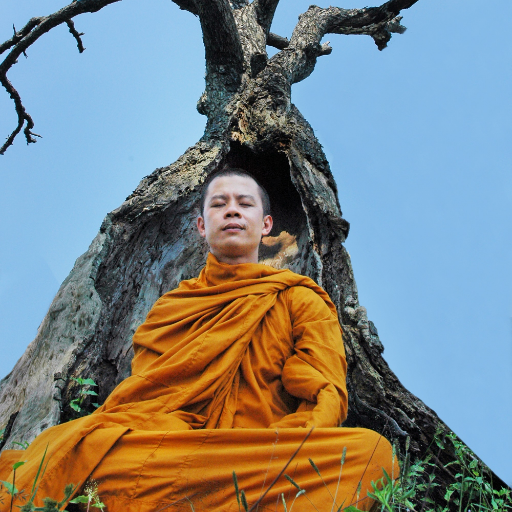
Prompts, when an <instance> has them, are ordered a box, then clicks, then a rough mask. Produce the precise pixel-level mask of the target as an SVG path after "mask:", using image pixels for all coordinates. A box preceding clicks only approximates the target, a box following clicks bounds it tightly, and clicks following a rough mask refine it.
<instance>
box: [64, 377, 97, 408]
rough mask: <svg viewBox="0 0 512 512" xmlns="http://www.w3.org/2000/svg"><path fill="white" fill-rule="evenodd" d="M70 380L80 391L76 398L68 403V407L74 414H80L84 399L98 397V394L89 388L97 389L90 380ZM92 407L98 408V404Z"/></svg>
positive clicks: (94, 383)
mask: <svg viewBox="0 0 512 512" xmlns="http://www.w3.org/2000/svg"><path fill="white" fill-rule="evenodd" d="M71 380H74V381H75V382H76V383H78V385H79V386H80V390H79V392H78V397H77V398H74V399H73V400H71V402H69V406H70V407H71V408H72V409H73V410H74V411H76V412H78V413H80V412H82V408H83V404H84V401H85V399H86V398H87V397H88V396H98V393H96V391H94V390H93V389H91V387H97V386H98V385H97V384H96V382H94V381H93V380H92V379H82V378H81V377H78V378H75V377H72V378H71ZM92 406H93V407H95V408H98V407H99V404H97V403H93V404H92Z"/></svg>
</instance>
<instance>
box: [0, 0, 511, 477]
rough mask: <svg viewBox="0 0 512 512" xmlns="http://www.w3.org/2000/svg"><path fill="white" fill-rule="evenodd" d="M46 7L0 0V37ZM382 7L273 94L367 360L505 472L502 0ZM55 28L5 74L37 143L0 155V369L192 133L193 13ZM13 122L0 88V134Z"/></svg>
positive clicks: (195, 131)
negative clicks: (312, 189)
mask: <svg viewBox="0 0 512 512" xmlns="http://www.w3.org/2000/svg"><path fill="white" fill-rule="evenodd" d="M333 1H334V0H333ZM309 4H310V0H306V1H304V0H282V1H281V5H280V6H279V8H278V11H277V16H276V21H275V23H274V26H273V31H274V32H277V33H279V34H281V35H283V36H289V35H290V34H291V30H292V28H293V26H294V24H295V22H296V20H297V16H298V14H299V13H300V12H302V11H304V10H305V9H307V7H308V5H309ZM319 4H320V5H321V6H327V5H328V3H327V2H323V1H320V2H319ZM365 4H366V1H360V0H352V3H349V4H337V5H339V6H340V7H346V8H350V7H363V6H364V5H365ZM63 5H64V3H61V2H59V1H57V0H2V2H1V3H0V39H1V40H2V41H3V40H5V39H7V38H8V37H10V36H11V34H12V24H13V23H14V24H15V25H16V28H18V29H20V28H21V27H22V26H23V25H24V24H25V23H26V22H27V21H28V19H29V18H30V17H32V16H36V15H37V16H39V15H46V14H49V13H51V12H54V11H55V10H57V9H59V8H60V7H62V6H63ZM402 14H403V16H404V19H403V22H402V23H403V24H404V25H405V26H406V27H408V31H407V32H406V33H405V34H404V35H394V36H393V39H392V40H391V43H390V44H389V46H388V48H387V49H386V50H384V51H383V52H379V51H378V50H377V48H376V46H375V44H374V43H373V41H372V40H371V39H370V38H369V37H366V36H336V35H329V36H328V37H326V38H325V39H326V40H330V41H331V44H332V46H333V49H334V50H333V53H332V54H331V55H330V56H325V57H321V58H320V59H319V61H318V64H317V67H316V70H315V72H314V74H313V75H312V76H311V77H309V78H308V79H307V80H306V81H304V82H302V83H300V84H297V85H295V86H294V88H293V93H292V100H293V101H294V103H295V104H296V105H297V106H298V108H299V109H300V110H301V111H302V113H303V114H304V116H305V117H306V118H307V119H308V120H309V122H310V123H311V124H312V126H313V128H314V129H315V132H316V134H317V136H318V137H319V139H320V142H321V143H322V144H323V146H324V149H325V152H326V155H327V157H328V159H329V161H330V164H331V168H332V171H333V173H334V176H335V178H336V181H337V183H338V187H339V197H340V202H341V207H342V210H343V213H344V217H345V218H346V219H347V220H348V221H349V222H350V223H351V231H350V235H349V237H348V240H347V243H346V246H347V248H348V250H349V252H350V254H351V256H352V261H353V266H354V271H355V276H356V280H357V283H358V288H359V293H360V302H361V304H362V305H364V306H366V307H367V309H368V316H369V318H370V319H371V320H373V321H374V322H375V324H376V326H377V328H378V330H379V334H380V337H381V339H382V341H383V343H384V346H385V352H384V357H385V359H386V360H387V361H388V363H389V364H390V366H391V368H392V369H393V370H394V371H395V373H396V374H397V376H398V378H399V379H400V380H401V381H402V383H403V384H404V385H405V386H406V387H407V388H408V389H409V390H410V391H412V392H413V393H414V394H416V395H417V396H419V397H420V398H421V399H422V400H423V401H424V402H425V403H426V404H427V405H428V406H430V407H431V408H433V409H434V410H435V411H436V412H437V413H438V415H439V416H440V417H441V418H442V419H443V420H444V421H445V422H446V423H447V424H448V425H449V426H450V427H451V428H452V429H453V430H454V431H455V432H456V433H457V434H458V435H459V436H460V437H461V438H462V439H463V440H464V441H465V442H466V443H467V444H468V445H469V446H470V447H471V448H472V449H473V450H474V451H475V452H476V453H477V454H478V455H479V456H480V457H481V458H482V459H483V460H484V461H485V462H486V463H487V464H489V465H490V467H491V468H492V469H493V470H494V471H496V472H497V473H498V475H500V476H501V477H502V478H503V479H504V480H505V481H507V482H508V483H509V484H512V465H511V464H510V458H511V456H512V435H511V432H512V427H511V425H512V241H511V234H512V229H511V224H512V173H511V171H512V144H511V134H512V131H511V124H512V121H511V119H512V107H511V101H510V98H511V91H512V38H511V37H510V20H511V19H512V2H510V0H494V1H493V0H490V1H489V2H482V1H476V0H451V1H449V2H447V1H446V0H419V2H418V4H417V5H415V6H413V7H412V8H411V9H409V10H407V11H404V12H403V13H402ZM75 23H76V26H77V29H78V30H79V31H81V32H85V36H84V44H85V46H86V48H87V50H86V51H85V53H83V54H82V55H80V54H79V53H78V51H77V48H76V45H75V41H74V39H73V38H72V37H71V35H70V34H69V32H67V29H66V28H65V27H64V26H62V27H59V28H57V29H55V30H53V31H52V32H51V33H49V34H47V35H46V36H44V37H43V38H42V39H41V40H40V41H39V42H37V43H36V44H35V45H34V46H33V47H32V48H30V49H29V50H28V59H25V58H24V57H21V59H20V62H19V63H18V64H17V65H16V66H15V67H14V68H13V69H12V71H11V72H10V74H9V77H10V79H11V81H12V82H13V84H14V85H15V87H16V88H17V89H18V91H19V92H20V93H21V95H22V97H23V100H24V103H25V106H26V108H27V109H28V111H29V112H30V113H31V114H32V116H33V118H34V120H35V123H36V126H35V129H34V130H35V131H36V133H39V134H41V135H43V139H40V140H39V142H37V144H31V145H30V146H28V147H27V146H26V145H25V143H24V140H23V139H22V138H21V137H20V138H18V140H17V141H16V143H15V145H14V147H11V148H9V150H8V151H7V153H6V155H5V156H2V157H0V191H1V201H0V219H1V220H0V240H1V242H0V349H1V354H2V357H1V358H0V376H4V375H6V374H7V373H8V372H9V371H10V370H11V369H12V367H13V365H14V363H15V362H16V360H17V359H18V358H19V357H20V356H21V354H22V353H23V351H24V350H25V348H26V346H27V345H28V343H29V342H30V341H31V340H32V339H33V338H34V336H35V333H36V330H37V327H38V325H39V323H40V322H41V320H42V319H43V317H44V315H45V313H46V311H47V309H48V307H49V305H50V302H51V300H52V298H53V296H54V295H55V293H56V292H57V290H58V287H59V285H60V283H61V282H62V281H63V279H64V278H65V277H66V275H67V274H68V273H69V271H70V270H71V268H72V266H73V263H74V261H75V259H76V258H77V257H78V256H80V255H81V254H82V253H83V252H84V251H86V249H87V247H88V245H89V243H90V242H91V241H92V239H93V238H94V236H95V235H96V233H97V231H98V229H99V227H100V224H101V221H102V219H103V217H104V216H105V214H106V213H107V212H109V211H111V210H113V209H114V208H116V207H117V206H118V205H120V204H121V203H122V201H123V200H124V199H125V197H126V196H128V195H129V194H130V193H131V192H132V191H133V189H134V188H135V187H136V186H137V184H138V182H139V181H140V180H141V178H142V177H144V176H146V175H147V174H150V173H151V172H152V171H153V170H154V169H155V168H157V167H162V166H165V165H168V164H170V163H172V162H173V161H174V160H176V158H177V157H178V156H179V155H181V154H182V153H183V152H184V151H185V150H186V149H187V147H189V146H191V145H193V144H195V142H196V141H197V140H198V139H199V138H200V136H201V135H202V132H203V129H204V123H205V118H204V117H202V116H200V115H199V114H198V113H197V111H196V110H195V105H196V101H197V99H198V98H199V96H200V95H201V93H202V91H203V86H204V49H203V45H202V39H201V32H200V27H199V21H198V19H197V18H195V17H194V16H192V15H191V14H190V13H187V12H184V11H180V10H179V9H178V7H177V6H176V5H175V4H173V3H172V2H170V1H169V0H145V1H144V2H136V1H135V0H123V1H122V2H119V3H117V4H113V5H111V6H109V7H106V8H105V9H103V10H102V11H100V12H99V13H96V14H85V15H82V16H80V17H78V18H75ZM15 124H16V117H15V113H14V108H13V104H12V101H11V100H10V98H9V97H8V95H7V94H6V93H5V92H4V91H3V89H2V90H0V136H1V137H7V136H8V135H9V133H10V132H11V130H12V129H13V128H14V126H15Z"/></svg>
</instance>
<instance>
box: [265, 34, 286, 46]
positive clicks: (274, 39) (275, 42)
mask: <svg viewBox="0 0 512 512" xmlns="http://www.w3.org/2000/svg"><path fill="white" fill-rule="evenodd" d="M267 44H268V45H269V46H273V47H274V48H277V49H278V50H284V49H285V48H288V46H289V45H290V41H289V40H288V38H286V37H282V36H278V35H277V34H274V33H273V32H269V33H268V36H267Z"/></svg>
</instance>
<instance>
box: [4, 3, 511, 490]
mask: <svg viewBox="0 0 512 512" xmlns="http://www.w3.org/2000/svg"><path fill="white" fill-rule="evenodd" d="M114 1H118V0H81V1H80V2H75V3H73V4H70V6H67V7H66V8H64V9H61V10H60V11H58V12H57V13H55V14H54V15H51V16H49V17H43V18H33V19H32V20H30V21H29V23H28V24H27V25H26V26H25V27H24V28H23V29H22V30H20V31H19V32H17V33H15V35H14V36H13V38H12V39H11V40H9V41H7V42H6V43H4V44H3V45H1V46H0V50H2V51H6V50H8V49H11V51H10V53H9V54H8V56H7V57H6V59H5V60H4V62H3V63H2V64H0V75H1V73H3V75H2V76H5V77H6V72H7V71H8V69H10V67H11V66H12V65H13V64H14V62H15V59H16V58H17V56H19V55H21V53H22V52H23V51H25V50H26V49H27V48H28V47H29V46H30V44H32V43H33V42H34V41H35V40H37V38H38V37H40V35H41V34H42V33H44V32H46V31H48V30H50V28H51V27H53V26H57V25H58V24H60V23H68V21H69V20H71V18H72V17H73V16H76V14H79V13H80V12H92V10H93V9H95V10H99V9H100V8H101V7H103V6H106V5H108V4H110V3H113V2H114ZM415 1H416V0H392V1H390V2H386V3H385V4H383V5H382V6H380V7H373V8H365V9H351V10H347V9H339V8H336V7H330V8H325V9H324V8H320V7H316V6H312V7H310V8H309V9H308V11H306V12H305V13H303V14H302V15H301V17H300V19H299V22H298V23H297V26H296V28H295V30H294V32H293V34H292V36H291V38H290V40H287V39H286V38H284V37H281V36H277V35H275V34H272V33H271V32H270V27H271V22H272V18H273V14H274V11H275V8H276V6H277V4H278V1H277V0H258V1H257V2H253V3H251V4H249V3H248V2H246V1H244V0H239V1H231V2H228V1H227V0H208V1H207V0H204V1H199V0H195V1H194V0H179V1H176V2H175V3H177V4H178V5H179V6H180V7H181V8H182V9H185V10H188V11H190V12H192V13H193V14H195V15H198V16H199V20H200V23H201V26H202V29H203V37H204V42H205V54H206V69H207V74H206V79H205V81H206V87H205V92H204V93H203V95H202V96H201V98H200V100H199V102H198V110H199V111H200V112H201V113H203V114H205V115H206V116H207V124H206V129H205V133H204V135H203V137H202V138H201V140H200V141H199V142H198V143H197V144H196V145H195V146H193V147H191V148H189V149H188V150H187V151H186V152H185V153H184V154H183V155H182V156H181V157H180V158H179V159H178V160H177V161H176V162H174V163H173V164H171V165H169V166H167V167H164V168H160V169H157V170H155V171H154V172H153V173H152V174H150V175H149V176H147V177H146V178H144V179H143V180H142V181H141V183H140V184H139V186H138V187H137V189H136V190H135V191H134V192H133V193H132V194H131V195H130V196H129V197H128V198H127V199H126V201H125V202H124V203H123V204H122V205H120V206H119V208H117V209H116V210H114V211H113V212H111V213H109V214H108V215H107V216H106V217H105V220H104V221H103V224H102V226H101V228H100V232H99V233H98V235H97V237H96V238H95V239H94V240H93V242H92V244H91V246H90V247H89V250H88V251H87V252H86V253H85V254H84V255H83V256H81V257H80V258H79V259H78V260H77V262H76V264H75V267H74V268H73V270H72V272H71V273H70V275H69V276H68V278H67V279H66V280H65V281H64V283H63V284H62V286H61V288H60V290H59V292H58V294H57V296H56V297H55V299H54V301H53V303H52V305H51V306H50V310H49V312H48V314H47V315H46V317H45V319H44V320H43V322H42V324H41V326H40V328H39V331H38V334H37V336H36V338H35V340H34V341H33V342H32V343H31V344H30V346H29V347H28V349H27V351H26V352H25V354H24V355H23V356H22V358H21V359H20V361H18V363H17V364H16V366H15V368H14V369H13V371H12V372H11V373H10V374H9V375H8V376H7V377H6V378H5V379H3V380H2V381H1V382H0V396H1V399H0V403H1V405H0V425H1V424H5V423H7V422H8V420H9V418H14V419H12V420H11V425H10V427H11V428H10V435H9V438H8V439H7V446H9V445H11V443H12V441H20V440H27V441H30V440H31V439H33V438H34V437H35V436H36V435H37V434H38V433H39V432H41V431H42V430H43V429H44V428H47V427H48V426H50V425H54V424H56V423H59V422H63V421H66V420H68V419H69V418H71V417H73V411H72V410H71V408H70V407H69V403H70V401H71V400H72V399H73V398H75V397H76V394H77V388H76V383H75V382H74V381H73V380H72V378H73V377H75V378H76V377H83V378H93V379H94V380H95V381H96V382H97V383H98V384H99V388H98V389H99V394H100V396H99V401H100V402H102V401H103V400H104V399H105V398H106V397H107V396H108V394H109V393H110V391H111V390H112V389H113V387H114V386H115V385H116V384H117V383H119V382H120V381H121V380H122V379H124V378H125V377H127V376H128V375H129V373H130V362H131V358H132V355H133V354H132V349H131V338H132V335H133V332H134V331H135V329H136V328H137V326H138V325H140V323H141V322H142V321H143V320H144V318H145V316H146V314H147V312H148V311H149V309H150V308H151V306H152V305H153V303H154V302H155V301H156V299H157V298H158V297H159V296H160V295H162V294H163V293H165V292H166V291H167V290H169V289H172V288H175V287H176V286H177V285H178V283H179V282H180V281H181V280H182V279H187V278H190V277H194V276H196V275H197V274H198V272H199V270H200V268H201V267H202V266H203V265H204V261H205V256H206V247H205V246H204V244H203V242H202V240H201V239H200V238H199V236H198V235H197V234H196V229H195V218H196V215H197V209H198V200H199V193H200V188H201V184H202V183H203V182H204V180H205V179H206V178H207V176H208V175H209V174H211V173H212V172H215V171H216V170H217V169H218V168H219V167H221V166H223V165H224V164H225V163H229V164H231V165H234V166H239V167H245V168H247V169H248V170H249V171H251V172H253V173H254V174H255V175H256V176H257V177H258V178H259V179H260V181H261V182H262V183H263V184H264V185H265V187H266V188H267V190H268V191H269V194H270V196H271V200H272V204H273V217H274V222H275V226H274V229H273V232H272V234H271V235H272V236H270V237H267V238H266V239H265V240H264V243H263V245H262V252H261V260H262V261H263V262H266V263H270V264H273V265H276V266H285V267H288V268H290V269H292V270H294V271H296V272H299V273H302V274H305V275H309V276H311V277H312V278H313V279H315V280H316V281H317V282H318V283H319V284H320V285H321V286H323V287H324V288H325V289H326V291H327V292H328V293H329V295H330V296H331V298H332V299H333V301H334V303H335V304H336V306H337V308H338V312H339V317H340V321H341V323H342V326H343V331H344V339H345V344H346V349H347V358H348V365H349V373H348V386H349V401H350V404H349V416H348V418H347V421H346V422H345V425H346V426H363V427H367V428H372V429H374V430H377V431H379V432H381V433H383V434H384V435H386V436H388V437H389V438H391V439H393V440H395V441H397V442H398V443H399V444H401V445H402V446H403V444H404V442H405V438H406V437H407V436H410V438H411V452H412V456H413V457H414V456H423V455H424V453H425V452H426V450H427V449H428V447H429V445H430V443H431V442H432V439H433V437H434V434H435V432H436V430H438V429H440V430H441V431H447V430H448V427H447V426H446V425H445V424H444V423H443V422H442V421H441V420H440V419H439V418H438V417H437V415H436V414H435V412H434V411H432V410H431V409H429V408H428V407H427V406H426V405H425V404H423V403H422V402H421V401H420V400H419V399H418V398H416V397H415V396H414V395H412V394H411V393H409V392H408V391H407V390H406V389H405V388H404V387H403V386H402V385H401V384H400V382H399V381H398V379H397V378H396V376H395V375H394V374H393V372H392V371H391V370H390V369H389V367H388V365H387V364H386V362H385V360H384V359H383V357H382V352H383V346H382V343H381V342H380V340H379V337H378V333H377V329H376V328H375V326H374V325H373V323H372V322H371V321H369V320H368V317H367V313H366V310H365V308H364V307H362V306H361V305H360V304H359V300H358V295H357V287H356V283H355V280H354V275H353V272H352V266H351V263H350V257H349V255H348V253H347V251H346V249H345V248H344V246H343V243H344V241H345V239H346V237H347V235H348V232H349V224H348V222H347V221H346V220H345V219H344V218H343V216H342V212H341V209H340V205H339V202H338V197H337V189H336V184H335V182H334V179H333V176H332V174H331V171H330V168H329V163H328V162H327V159H326V157H325V155H324V153H323V151H322V148H321V145H320V143H319V142H318V140H317V139H316V137H315V135H314V132H313V129H312V128H311V126H310V125H309V124H308V123H307V121H306V120H305V119H304V118H303V117H302V115H301V114H300V112H299V111H298V110H297V108H296V107H295V106H294V105H293V104H292V103H291V86H292V84H293V83H295V82H298V81H300V80H303V79H305V78H306V77H307V76H309V74H311V73H312V72H313V70H314V67H315V64H316V60H317V58H318V57H319V56H322V55H326V54H328V53H330V51H331V49H330V47H329V46H328V45H326V44H321V41H322V37H323V36H324V35H325V34H328V33H342V34H366V35H369V36H371V37H372V38H373V39H374V40H375V42H376V44H377V46H378V47H379V49H382V48H383V47H384V46H385V44H386V43H387V41H388V40H389V38H390V37H391V34H392V33H393V32H397V33H401V32H403V30H404V27H402V26H401V25H400V18H399V17H398V15H399V14H400V11H401V10H402V9H406V8H408V7H410V6H411V5H413V4H414V3H415ZM77 4H81V5H79V6H77ZM68 26H69V25H68ZM48 27H50V28H48ZM37 31H39V32H37ZM77 34H78V32H77ZM80 37H81V34H78V38H77V42H78V40H80V41H81V39H80ZM75 38H76V35H75ZM267 44H270V45H273V46H276V47H277V48H279V49H280V50H281V51H279V52H278V53H277V54H276V55H274V56H273V57H272V58H268V55H267V53H266V45H267ZM13 59H14V60H13ZM9 63H10V65H9ZM2 66H3V67H2ZM20 104H21V99H20ZM85 405H86V406H87V403H86V404H85ZM16 413H17V415H16V416H13V415H14V414H16ZM451 455H452V454H451V453H450V451H449V450H445V451H444V452H442V453H441V462H443V463H446V462H447V461H448V460H449V457H450V456H451ZM437 476H438V481H439V482H441V483H443V485H444V486H446V485H448V484H449V483H451V482H452V481H453V476H451V475H450V473H448V472H446V471H443V469H442V468H438V475H437ZM492 478H493V482H494V485H496V486H500V485H503V486H504V485H505V484H504V483H503V482H502V481H501V480H500V479H499V478H498V477H497V476H496V475H492ZM434 492H435V493H437V494H436V495H435V496H437V497H440V496H441V495H442V494H443V486H442V487H439V488H435V490H434Z"/></svg>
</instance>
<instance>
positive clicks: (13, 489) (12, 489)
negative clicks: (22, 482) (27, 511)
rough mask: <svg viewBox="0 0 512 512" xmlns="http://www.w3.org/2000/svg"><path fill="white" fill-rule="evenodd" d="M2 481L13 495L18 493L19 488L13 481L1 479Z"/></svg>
mask: <svg viewBox="0 0 512 512" xmlns="http://www.w3.org/2000/svg"><path fill="white" fill-rule="evenodd" d="M0 483H1V484H2V485H3V486H4V487H5V489H6V490H7V492H8V493H9V494H10V495H11V496H14V495H15V494H18V489H16V487H14V485H12V484H11V483H9V482H6V481H5V480H0Z"/></svg>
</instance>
